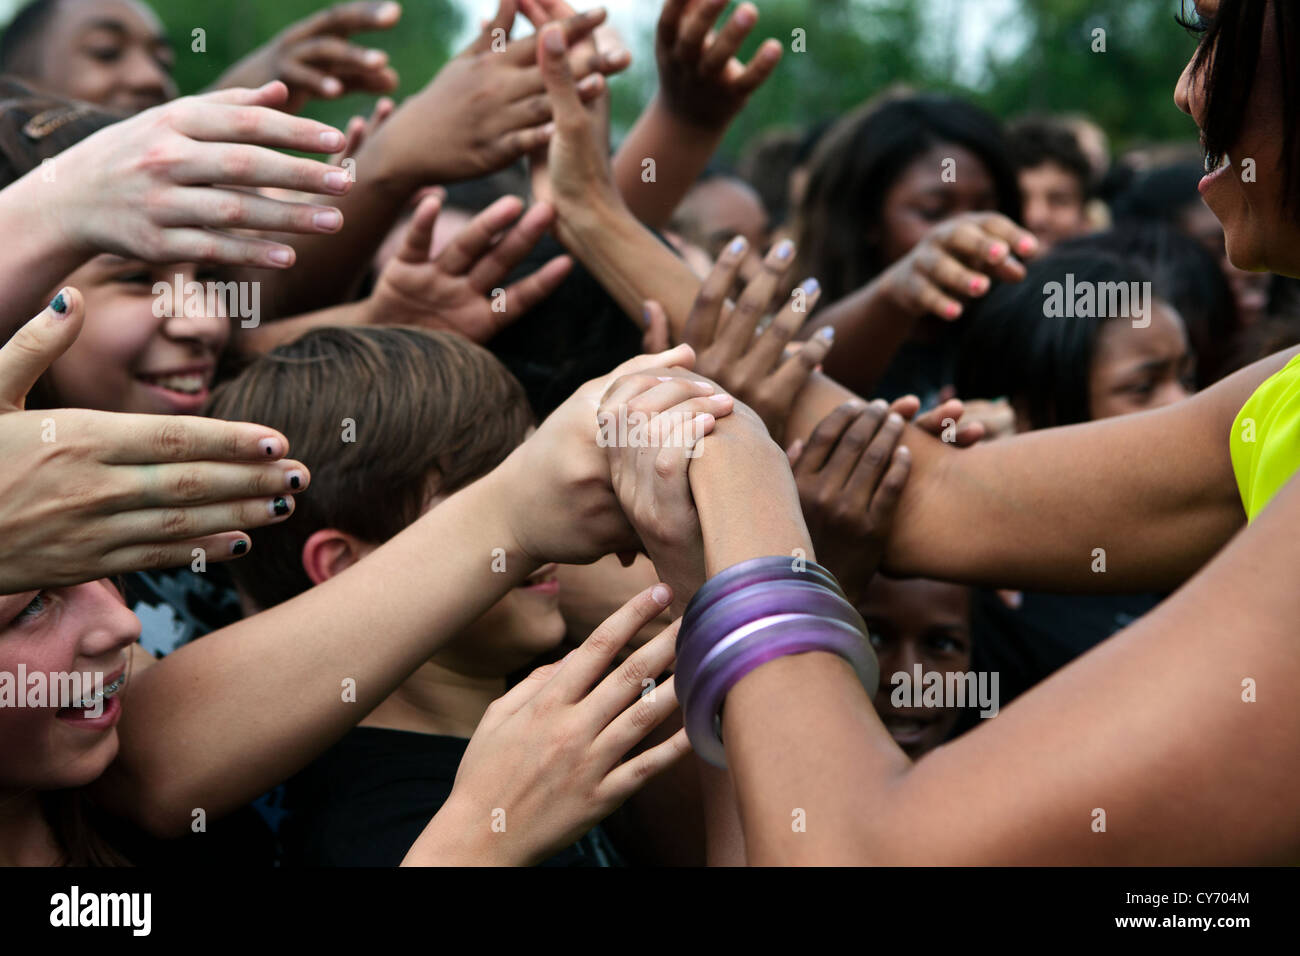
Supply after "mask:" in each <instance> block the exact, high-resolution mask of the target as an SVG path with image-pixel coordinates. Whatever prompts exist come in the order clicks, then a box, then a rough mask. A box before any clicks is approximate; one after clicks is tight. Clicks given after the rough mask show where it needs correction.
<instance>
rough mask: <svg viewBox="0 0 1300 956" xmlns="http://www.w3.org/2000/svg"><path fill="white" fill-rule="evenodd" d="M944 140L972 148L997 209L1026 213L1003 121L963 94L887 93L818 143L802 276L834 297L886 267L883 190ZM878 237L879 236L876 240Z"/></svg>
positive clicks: (801, 219)
mask: <svg viewBox="0 0 1300 956" xmlns="http://www.w3.org/2000/svg"><path fill="white" fill-rule="evenodd" d="M945 143H952V144H955V145H957V146H961V147H963V148H965V149H968V150H970V151H971V152H972V153H974V154H975V155H976V156H977V157H979V160H980V162H982V163H983V164H984V166H985V168H986V169H987V170H988V173H989V175H990V177H992V179H993V184H994V188H995V189H996V191H997V203H998V211H999V212H1001V213H1003V214H1004V215H1006V216H1008V217H1010V218H1011V219H1019V218H1020V186H1019V182H1018V179H1017V176H1016V168H1015V166H1014V165H1013V164H1012V161H1011V156H1010V153H1009V151H1008V149H1007V143H1006V140H1005V138H1004V137H1003V133H1002V128H1001V126H1000V125H999V124H998V121H997V120H996V119H994V118H993V117H992V116H990V115H989V114H988V113H986V112H984V111H983V110H981V109H979V108H978V107H977V106H974V105H973V104H971V103H968V102H966V101H965V100H960V99H956V98H953V97H948V96H936V95H904V96H897V95H896V96H892V97H887V98H885V99H884V100H875V101H872V102H870V103H867V104H864V105H863V106H861V107H859V108H858V109H857V110H855V111H854V112H852V113H850V114H848V115H847V116H845V117H844V118H843V119H841V120H840V121H839V123H837V124H836V125H835V127H834V128H832V129H831V130H830V131H829V132H828V133H826V134H825V136H824V137H823V138H822V140H821V142H820V143H819V144H818V146H817V150H816V152H815V153H814V155H813V159H812V163H811V171H810V175H809V180H808V191H807V194H806V195H805V197H804V200H803V205H802V207H801V208H800V210H799V214H798V229H797V235H798V244H799V259H800V263H801V267H800V269H799V274H800V275H810V276H816V277H817V278H818V280H819V281H820V282H821V284H822V288H824V289H825V290H826V296H825V301H827V302H833V301H835V300H836V299H839V298H842V297H843V296H845V295H847V294H848V293H850V292H852V291H853V290H854V289H857V288H859V287H860V286H862V285H865V284H866V283H867V282H868V281H870V280H871V279H873V278H875V276H876V275H878V274H879V273H880V272H881V271H882V270H883V269H884V268H885V267H886V266H888V265H889V263H888V262H885V261H884V256H883V241H882V237H881V236H880V232H881V230H880V229H879V228H878V227H879V226H880V220H881V213H882V210H883V207H884V200H885V195H886V194H887V193H888V192H889V190H890V188H891V187H892V186H893V184H894V183H895V181H896V180H897V179H898V178H899V176H901V175H902V173H903V172H904V170H906V169H907V167H908V166H910V165H911V164H912V163H913V162H915V160H916V159H917V158H918V157H920V156H922V155H923V154H925V153H926V152H928V151H929V150H931V149H933V148H934V147H936V146H939V145H941V144H945ZM873 237H874V238H873Z"/></svg>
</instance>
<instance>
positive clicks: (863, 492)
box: [844, 412, 903, 514]
mask: <svg viewBox="0 0 1300 956" xmlns="http://www.w3.org/2000/svg"><path fill="white" fill-rule="evenodd" d="M902 435H903V418H902V416H901V415H895V414H893V413H892V412H890V413H888V414H886V416H885V420H884V421H883V422H882V423H881V424H880V426H879V427H878V428H877V429H876V432H875V434H874V435H873V436H872V437H871V441H870V442H869V443H868V444H867V446H866V447H865V448H863V449H862V452H861V454H860V455H859V456H858V460H857V462H856V463H855V464H854V466H853V471H852V472H851V473H850V474H849V477H848V481H847V482H846V483H845V486H844V487H845V493H846V495H847V496H848V499H849V501H850V502H851V506H852V508H853V513H854V514H859V513H861V514H865V513H866V511H867V507H868V505H870V503H871V498H872V496H873V495H874V494H875V493H876V488H877V486H878V485H879V484H880V481H881V479H882V478H883V477H884V476H885V472H886V470H887V469H888V468H889V466H890V463H891V461H892V460H893V455H894V450H895V449H896V448H897V447H898V440H899V439H900V438H901V437H902Z"/></svg>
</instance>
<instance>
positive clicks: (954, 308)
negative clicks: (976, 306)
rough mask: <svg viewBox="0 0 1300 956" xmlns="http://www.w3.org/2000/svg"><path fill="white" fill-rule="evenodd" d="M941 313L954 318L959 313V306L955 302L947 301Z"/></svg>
mask: <svg viewBox="0 0 1300 956" xmlns="http://www.w3.org/2000/svg"><path fill="white" fill-rule="evenodd" d="M943 314H944V315H946V316H947V317H948V318H950V319H955V318H957V316H959V315H961V306H959V305H958V304H957V303H956V302H949V303H948V304H947V305H945V306H944V307H943Z"/></svg>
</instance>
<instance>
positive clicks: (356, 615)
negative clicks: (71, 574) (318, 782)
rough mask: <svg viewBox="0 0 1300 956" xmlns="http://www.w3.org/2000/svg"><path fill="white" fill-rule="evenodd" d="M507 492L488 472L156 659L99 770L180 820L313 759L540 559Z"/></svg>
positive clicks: (162, 820)
mask: <svg viewBox="0 0 1300 956" xmlns="http://www.w3.org/2000/svg"><path fill="white" fill-rule="evenodd" d="M494 474H495V473H494ZM505 481H508V479H503V482H505ZM508 495H509V489H508V488H505V487H501V486H500V485H499V484H498V483H497V482H496V480H495V479H494V476H492V475H490V476H488V477H487V478H485V479H483V480H482V481H480V482H478V483H476V484H474V485H471V486H470V487H469V488H467V489H465V490H464V491H461V492H459V493H457V494H456V495H454V496H453V497H452V498H450V499H448V500H447V501H446V502H443V503H442V504H440V505H438V507H436V508H434V509H433V510H432V511H430V512H429V513H428V514H427V515H425V516H424V517H423V518H421V519H419V520H418V521H417V522H416V523H415V524H413V525H411V526H410V527H409V528H407V529H406V530H405V531H403V532H402V533H401V534H399V535H397V536H396V537H395V538H393V539H392V540H391V541H389V542H388V543H386V544H385V545H384V546H383V547H381V548H379V549H378V550H377V551H375V552H374V553H373V554H371V555H369V556H367V557H366V558H365V559H364V560H363V561H361V562H359V563H358V564H356V565H355V566H353V567H351V568H349V569H348V570H346V571H344V572H343V573H342V574H340V575H338V576H337V577H335V578H332V579H331V580H329V581H327V582H325V583H324V584H321V585H319V586H317V587H314V588H312V589H311V590H310V591H308V592H306V593H305V594H302V595H300V596H298V597H297V598H295V599H293V600H292V601H288V602H286V603H284V604H282V605H279V606H277V607H274V608H271V609H270V610H267V611H264V612H262V613H260V614H257V615H255V616H253V617H251V618H248V619H246V620H244V621H241V622H240V623H238V624H235V625H232V626H231V627H228V628H223V629H222V630H220V631H217V632H215V633H213V634H210V635H208V636H207V637H205V638H203V639H202V640H199V641H196V642H194V643H192V644H189V645H187V646H185V647H183V648H181V649H180V650H178V651H176V652H175V653H174V654H172V655H170V656H169V657H167V658H166V659H165V660H164V661H163V662H162V663H160V664H159V665H157V666H155V667H153V668H150V669H149V671H148V672H146V673H145V674H144V675H142V676H141V678H140V680H139V681H138V683H136V684H134V685H133V686H132V688H131V691H130V697H129V704H128V706H127V707H126V708H125V712H124V719H123V721H122V724H121V726H120V735H121V752H120V755H119V757H118V759H117V761H116V762H115V763H114V766H113V770H112V771H111V772H110V774H109V775H107V776H106V777H105V783H106V796H107V797H108V798H109V799H111V801H112V804H113V805H115V806H116V807H117V808H118V810H119V811H120V812H122V813H126V814H128V815H130V816H132V817H134V818H135V819H137V820H138V821H139V822H140V823H141V824H142V825H146V826H148V827H149V828H150V829H158V830H160V831H162V832H175V831H177V830H179V829H180V828H183V827H184V826H185V825H186V824H187V823H188V821H189V819H190V813H191V810H192V809H193V808H195V807H202V808H204V809H205V810H206V811H207V813H208V815H209V816H212V817H216V816H220V815H221V814H224V813H227V812H229V811H230V810H232V809H234V808H236V807H238V806H240V805H241V804H243V803H245V802H246V801H248V800H250V799H252V798H254V797H256V796H257V795H258V794H260V793H263V792H264V791H265V790H266V789H268V788H269V787H271V786H274V785H275V784H276V783H278V782H280V781H282V780H284V779H286V778H288V777H289V776H290V775H292V774H293V773H295V772H296V771H297V770H299V769H300V768H301V767H303V766H304V765H306V764H307V763H308V762H309V761H310V760H312V759H313V758H314V757H315V756H316V755H318V754H319V753H320V752H321V751H322V750H324V749H325V748H326V747H328V746H329V745H330V744H332V743H333V742H334V741H335V740H337V739H338V738H339V737H341V736H342V735H343V733H344V732H346V731H347V730H348V729H349V728H351V727H353V726H354V725H355V724H356V723H357V722H358V721H359V720H360V719H361V718H362V717H363V716H365V714H367V713H369V712H370V710H372V709H373V708H374V707H375V706H376V705H377V704H379V703H380V702H381V701H382V700H384V699H385V698H386V697H387V696H388V695H389V694H391V693H392V691H393V690H394V689H395V688H396V687H397V686H398V684H400V683H401V682H402V681H403V680H405V679H406V678H407V677H408V676H409V675H410V674H411V673H412V672H413V671H415V669H416V668H417V667H419V666H420V664H422V663H423V662H424V661H426V660H428V659H429V657H430V656H431V655H432V654H433V653H435V652H436V651H437V650H438V648H439V647H441V646H442V645H443V644H444V643H445V642H446V641H447V640H449V639H450V638H452V637H453V636H455V635H456V634H457V633H459V632H460V631H461V630H463V629H464V627H465V626H466V625H468V624H469V623H470V622H472V621H473V620H474V619H476V618H477V617H479V616H480V615H481V614H482V613H483V612H484V611H486V610H487V609H488V608H489V607H490V606H491V605H492V604H494V603H495V602H496V601H498V600H499V599H500V598H501V596H502V595H503V594H505V593H507V592H508V591H509V590H510V588H512V587H514V586H516V585H518V584H519V583H520V582H521V581H523V579H524V578H525V577H526V576H527V575H528V574H529V573H531V572H532V571H534V570H535V569H536V567H537V565H536V562H534V561H531V560H529V559H527V558H525V557H523V556H522V555H521V553H520V551H519V549H518V548H517V545H516V544H515V543H514V539H513V537H512V536H511V533H510V531H509V528H508V527H507V526H506V524H505V523H504V522H503V521H502V519H501V517H500V516H501V514H502V511H503V508H502V502H503V501H505V500H506V498H507V496H508ZM448 542H456V547H454V548H452V547H448V546H447V545H448ZM497 548H500V549H502V551H503V552H504V555H505V564H504V566H505V568H506V570H505V572H496V571H494V566H495V567H500V566H501V564H500V563H499V562H494V560H493V557H494V555H493V551H494V549H497ZM205 689H206V690H205Z"/></svg>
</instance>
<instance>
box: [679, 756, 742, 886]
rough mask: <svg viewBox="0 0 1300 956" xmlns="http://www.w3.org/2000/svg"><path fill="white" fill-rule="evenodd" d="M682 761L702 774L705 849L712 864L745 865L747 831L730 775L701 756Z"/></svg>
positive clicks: (701, 788)
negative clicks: (741, 818) (741, 820)
mask: <svg viewBox="0 0 1300 956" xmlns="http://www.w3.org/2000/svg"><path fill="white" fill-rule="evenodd" d="M683 763H684V764H685V765H686V766H688V767H690V768H691V769H692V770H695V771H696V772H697V773H699V775H700V790H701V794H702V796H703V800H704V825H705V834H706V835H705V852H706V855H707V859H708V865H709V866H745V865H746V864H747V863H748V862H749V859H748V856H747V854H746V851H745V831H744V827H743V826H742V824H741V822H740V808H739V807H738V806H737V805H736V789H735V785H734V784H733V783H732V780H731V774H730V773H729V772H727V771H726V770H720V769H719V768H717V767H713V766H710V765H709V764H707V763H705V762H704V761H703V760H700V759H699V758H698V757H697V758H695V759H694V760H690V761H683Z"/></svg>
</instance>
